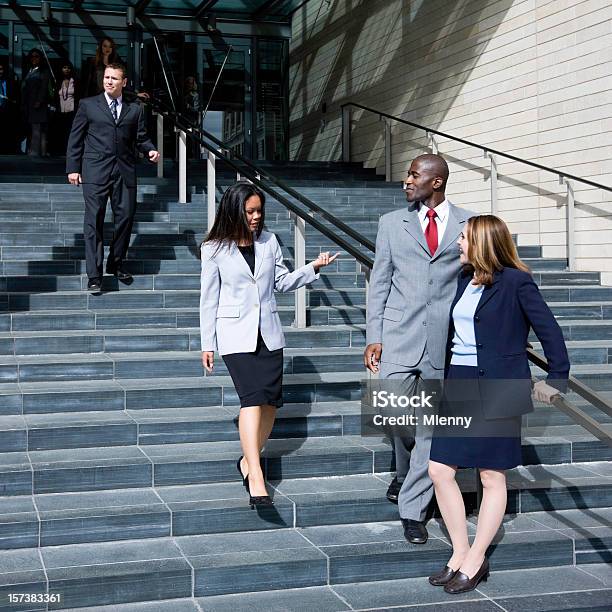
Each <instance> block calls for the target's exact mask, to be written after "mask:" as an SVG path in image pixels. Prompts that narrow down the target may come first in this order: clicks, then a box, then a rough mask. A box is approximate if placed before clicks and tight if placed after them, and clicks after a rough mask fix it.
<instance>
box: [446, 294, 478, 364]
mask: <svg viewBox="0 0 612 612" xmlns="http://www.w3.org/2000/svg"><path fill="white" fill-rule="evenodd" d="M483 290H484V285H472V283H471V282H470V283H468V286H467V287H466V288H465V291H464V292H463V295H462V296H461V297H460V298H459V301H458V302H457V303H456V304H455V307H454V308H453V323H454V324H455V335H454V336H453V346H452V348H451V352H452V353H453V356H452V357H451V365H460V366H472V367H476V366H477V365H478V357H477V354H476V333H475V331H474V313H475V312H476V308H478V302H480V296H481V295H482V292H483Z"/></svg>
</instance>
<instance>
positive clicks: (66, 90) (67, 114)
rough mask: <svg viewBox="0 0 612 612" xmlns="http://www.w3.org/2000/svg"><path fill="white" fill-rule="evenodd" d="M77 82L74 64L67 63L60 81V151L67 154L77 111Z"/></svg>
mask: <svg viewBox="0 0 612 612" xmlns="http://www.w3.org/2000/svg"><path fill="white" fill-rule="evenodd" d="M75 93H76V82H75V78H74V72H73V70H72V64H70V63H65V64H64V65H63V66H62V74H61V78H60V79H59V91H58V98H59V116H58V119H59V124H60V125H59V128H60V130H59V134H60V138H61V144H60V151H62V153H65V152H66V147H67V145H68V135H69V134H70V130H71V129H72V121H73V120H74V113H75V110H76V99H75Z"/></svg>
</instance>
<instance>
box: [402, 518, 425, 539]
mask: <svg viewBox="0 0 612 612" xmlns="http://www.w3.org/2000/svg"><path fill="white" fill-rule="evenodd" d="M401 520H402V525H403V526H404V537H405V538H406V539H407V540H408V541H409V542H410V543H411V544H425V542H427V538H428V534H427V529H426V528H425V523H421V522H420V521H413V520H411V519H401Z"/></svg>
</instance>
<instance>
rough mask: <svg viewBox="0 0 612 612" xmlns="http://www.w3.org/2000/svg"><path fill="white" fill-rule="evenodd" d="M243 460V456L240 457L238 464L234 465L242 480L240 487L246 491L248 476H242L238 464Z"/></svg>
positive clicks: (247, 488)
mask: <svg viewBox="0 0 612 612" xmlns="http://www.w3.org/2000/svg"><path fill="white" fill-rule="evenodd" d="M243 459H244V455H241V456H240V459H238V463H236V469H237V470H238V473H239V474H240V478H242V486H243V487H244V488H245V489H246V490H247V491H248V490H249V475H248V474H247V475H246V476H244V475H243V474H242V470H241V469H240V464H241V463H242V460H243Z"/></svg>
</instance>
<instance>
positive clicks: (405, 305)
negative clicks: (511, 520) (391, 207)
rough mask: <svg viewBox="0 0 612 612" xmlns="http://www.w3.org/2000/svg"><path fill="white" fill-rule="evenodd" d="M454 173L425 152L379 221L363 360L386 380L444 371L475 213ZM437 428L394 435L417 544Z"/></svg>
mask: <svg viewBox="0 0 612 612" xmlns="http://www.w3.org/2000/svg"><path fill="white" fill-rule="evenodd" d="M447 179H448V165H447V164H446V162H445V161H444V159H443V158H442V157H440V156H439V155H429V154H427V155H420V156H419V157H417V158H416V159H414V160H413V161H412V163H411V165H410V168H409V170H408V176H407V177H406V179H405V181H404V190H405V192H406V199H407V200H408V203H409V205H408V208H407V209H406V208H404V209H401V210H396V211H393V212H390V213H387V214H386V215H383V216H382V217H381V219H380V222H379V225H378V235H377V237H376V257H375V260H374V268H373V269H372V274H371V278H370V288H369V293H368V312H367V332H366V333H367V347H366V349H365V352H364V362H365V366H366V368H368V369H369V370H370V371H371V372H379V378H381V379H394V380H398V381H405V382H407V383H410V384H412V385H418V384H419V379H423V380H433V379H442V378H443V377H444V360H445V350H446V337H447V334H448V322H449V310H450V305H451V302H452V300H453V297H454V296H455V292H456V289H457V276H458V274H459V270H460V267H461V266H460V263H459V254H458V251H457V245H456V244H455V243H456V241H457V239H458V238H459V235H460V234H461V232H462V230H463V227H464V225H465V222H466V221H467V219H469V218H470V217H471V216H473V215H474V213H471V212H468V211H466V210H462V209H460V208H457V207H456V206H453V205H452V204H451V203H450V202H449V201H448V200H447V199H446V196H445V189H446V182H447ZM413 388H415V389H416V387H413ZM431 433H432V432H431V428H429V427H423V426H421V425H419V426H417V428H416V430H415V431H414V433H413V434H411V435H410V437H406V436H401V437H400V436H394V437H393V438H392V441H393V446H394V450H395V463H396V474H397V475H396V477H395V478H394V479H393V481H392V482H391V485H390V486H389V490H388V491H387V497H388V498H389V500H390V501H393V502H395V501H397V503H398V506H399V514H400V518H401V520H402V524H403V526H404V535H405V537H406V539H407V540H408V541H409V542H412V543H414V544H424V543H425V542H426V541H427V529H426V528H425V517H426V513H427V507H428V505H429V502H430V501H431V498H432V496H433V487H432V483H431V480H430V478H429V476H428V474H427V467H428V462H429V449H430V446H431Z"/></svg>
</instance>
